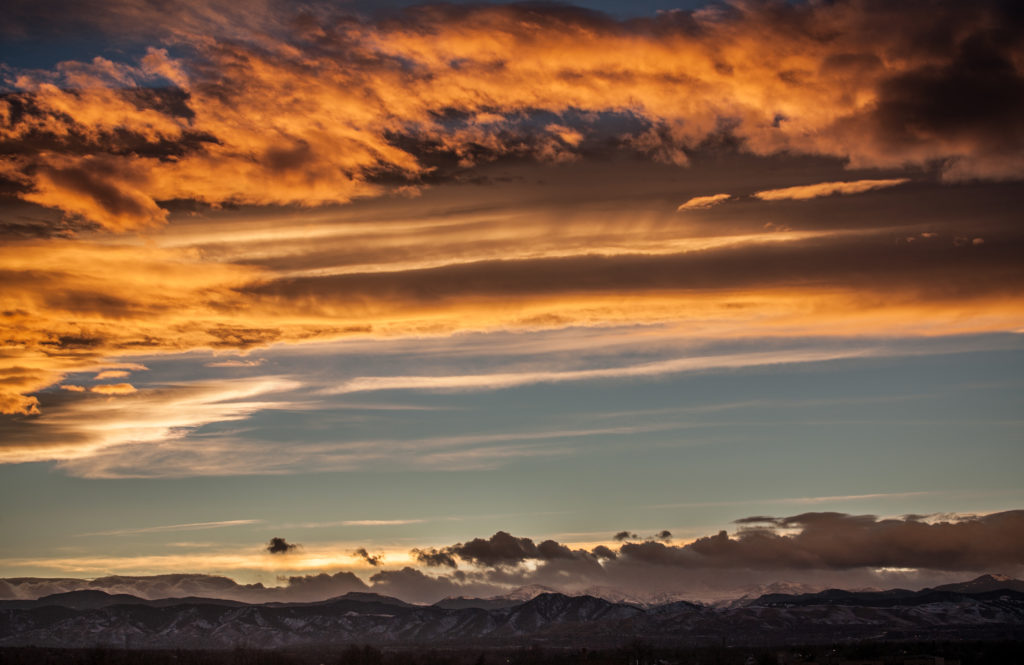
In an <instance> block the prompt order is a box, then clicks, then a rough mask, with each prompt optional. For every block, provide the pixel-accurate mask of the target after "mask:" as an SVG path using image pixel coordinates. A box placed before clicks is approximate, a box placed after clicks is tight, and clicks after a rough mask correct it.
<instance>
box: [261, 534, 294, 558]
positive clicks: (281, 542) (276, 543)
mask: <svg viewBox="0 0 1024 665" xmlns="http://www.w3.org/2000/svg"><path fill="white" fill-rule="evenodd" d="M297 547H298V545H293V544H292V543H289V542H287V541H286V540H285V539H284V538H278V537H277V536H274V537H273V538H271V539H270V542H269V543H267V547H266V550H267V551H268V552H270V553H271V554H287V553H288V552H291V551H292V550H294V549H295V548H297Z"/></svg>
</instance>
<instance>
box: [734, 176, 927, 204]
mask: <svg viewBox="0 0 1024 665" xmlns="http://www.w3.org/2000/svg"><path fill="white" fill-rule="evenodd" d="M905 182H909V179H907V178H889V179H885V180H852V181H849V182H819V183H815V184H813V185H798V186H796V187H783V188H780V189H766V190H764V191H760V192H755V193H754V197H755V198H758V199H762V200H764V201H781V200H784V199H795V200H797V201H800V200H804V199H813V198H817V197H819V196H831V195H833V194H861V193H863V192H870V191H871V190H873V189H884V188H886V187H895V186H896V185H902V184H903V183H905Z"/></svg>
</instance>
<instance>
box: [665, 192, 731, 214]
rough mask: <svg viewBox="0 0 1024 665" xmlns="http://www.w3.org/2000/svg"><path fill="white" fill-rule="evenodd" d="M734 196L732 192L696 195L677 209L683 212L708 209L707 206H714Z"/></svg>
mask: <svg viewBox="0 0 1024 665" xmlns="http://www.w3.org/2000/svg"><path fill="white" fill-rule="evenodd" d="M730 198H732V195H731V194H712V195H710V196H695V197H693V198H692V199H689V200H687V201H686V202H685V203H682V204H680V206H679V207H678V208H676V210H677V211H679V212H682V211H683V210H706V209H707V208H711V207H714V206H716V205H718V204H719V203H722V202H724V201H728V200H729V199H730Z"/></svg>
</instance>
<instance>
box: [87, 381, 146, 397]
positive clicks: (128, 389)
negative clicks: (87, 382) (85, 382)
mask: <svg viewBox="0 0 1024 665" xmlns="http://www.w3.org/2000/svg"><path fill="white" fill-rule="evenodd" d="M89 390H90V391H91V392H94V393H99V394H101V395H131V394H132V393H133V392H136V390H135V386H133V385H132V384H130V383H102V384H100V385H98V386H93V387H92V388H90V389H89Z"/></svg>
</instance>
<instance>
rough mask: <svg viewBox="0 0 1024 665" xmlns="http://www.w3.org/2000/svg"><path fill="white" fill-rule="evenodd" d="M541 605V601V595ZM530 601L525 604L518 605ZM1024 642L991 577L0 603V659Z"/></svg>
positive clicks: (1021, 621) (1022, 593)
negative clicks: (219, 651)
mask: <svg viewBox="0 0 1024 665" xmlns="http://www.w3.org/2000/svg"><path fill="white" fill-rule="evenodd" d="M538 591H541V590H538ZM519 595H521V596H529V595H530V593H529V592H528V591H527V592H523V593H520V594H519ZM868 638H871V639H963V638H971V639H1021V638H1024V582H1021V581H1020V580H1014V579H1010V578H1000V577H995V576H987V575H986V576H982V577H980V578H977V579H974V580H971V581H969V582H964V583H961V584H953V585H944V586H942V587H935V588H931V589H923V590H921V591H910V590H906V589H890V590H886V591H844V590H839V589H830V590H826V591H822V592H818V593H798V594H782V593H771V594H766V595H762V596H760V597H758V598H756V599H751V600H748V601H743V602H739V603H734V604H732V605H728V606H708V605H702V604H698V603H691V602H687V601H675V602H668V603H664V604H658V605H652V606H641V605H638V604H632V603H626V602H612V601H609V600H605V599H602V598H596V597H594V596H590V595H581V596H567V595H564V594H559V593H551V592H541V593H539V595H535V596H533V597H529V598H525V599H517V598H504V599H502V598H491V599H470V598H460V599H446V600H443V601H440V602H438V603H436V604H434V605H430V606H423V605H412V604H409V603H406V602H404V601H402V600H399V599H397V598H390V597H387V596H381V595H378V594H373V593H348V594H345V595H343V596H338V597H336V598H331V599H328V600H324V601H319V602H314V603H264V604H258V605H257V604H247V603H242V602H237V601H230V600H219V599H210V598H194V597H193V598H164V599H159V600H147V599H144V598H138V597H136V596H131V595H127V594H117V595H111V594H107V593H105V592H102V591H97V590H85V591H73V592H69V593H60V594H54V595H51V596H46V597H43V598H39V599H37V600H8V601H0V646H27V645H35V646H49V647H92V646H98V645H103V646H118V647H129V648H234V647H256V648H273V647H282V646H300V645H331V644H351V643H358V644H375V645H394V646H416V645H431V646H438V645H450V646H453V647H455V646H458V647H465V646H473V647H477V646H479V647H487V646H495V647H498V646H510V645H511V646H519V645H528V644H539V645H546V646H587V647H592V648H598V647H609V646H616V645H619V644H622V643H625V642H629V641H634V640H644V641H646V642H650V643H652V644H661V645H674V644H678V645H703V644H721V643H729V644H785V643H793V642H800V643H811V642H830V641H831V642H835V641H843V640H858V639H868Z"/></svg>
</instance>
